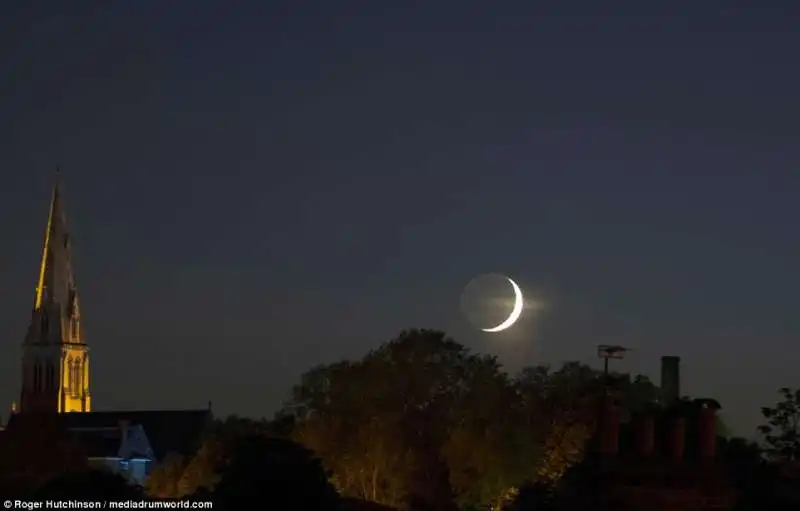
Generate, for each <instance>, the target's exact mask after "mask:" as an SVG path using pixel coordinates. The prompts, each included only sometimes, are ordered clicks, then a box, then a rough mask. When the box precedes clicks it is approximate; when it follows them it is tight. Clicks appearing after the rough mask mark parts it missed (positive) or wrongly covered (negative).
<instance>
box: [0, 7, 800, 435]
mask: <svg viewBox="0 0 800 511" xmlns="http://www.w3.org/2000/svg"><path fill="white" fill-rule="evenodd" d="M548 3H549V4H551V5H553V6H556V5H557V6H558V7H549V8H548V7H547V4H548ZM748 3H750V4H753V5H755V6H751V7H747V4H748ZM793 3H795V2H790V1H787V2H778V1H769V0H763V1H759V2H745V1H743V0H742V1H738V2H737V1H731V2H722V1H711V0H709V1H704V2H697V1H692V2H640V1H636V2H634V1H631V2H619V1H617V2H614V1H609V2H595V1H589V0H586V1H583V2H568V1H559V2H528V1H518V2H517V1H515V2H511V1H509V2H479V1H476V0H461V1H458V2H455V1H441V2H411V1H405V2H393V1H391V2H390V1H385V2H375V1H361V2H355V1H353V2H348V1H338V2H329V1H321V0H320V1H317V2H277V1H275V2H225V3H224V5H223V3H221V2H200V1H192V2H189V1H184V2H178V1H175V2H129V1H117V2H113V1H112V2H100V1H96V2H5V3H3V4H2V6H0V66H2V70H3V74H4V77H5V78H4V79H3V80H2V81H0V168H2V169H3V176H4V179H3V183H2V187H0V218H1V219H2V220H0V239H2V240H4V250H2V251H0V266H2V268H3V271H2V272H0V289H2V290H3V294H2V295H0V296H2V298H0V299H1V300H2V302H0V334H2V335H1V337H2V339H4V341H3V347H2V348H1V349H0V401H1V402H2V403H10V402H11V400H12V399H14V398H15V397H16V396H17V391H18V380H19V354H20V343H21V342H22V338H23V336H24V333H25V328H26V323H27V321H28V319H29V313H30V307H31V304H32V300H33V290H34V285H35V279H36V270H37V263H38V261H37V259H38V257H39V252H40V250H41V243H42V239H41V238H42V234H43V229H44V222H45V216H46V209H47V200H48V196H49V192H50V186H51V180H52V173H53V170H54V168H55V166H56V165H61V167H62V170H63V173H64V178H65V185H64V193H65V197H66V201H67V208H68V213H69V215H70V222H71V227H72V230H73V233H74V236H73V240H74V247H75V252H76V258H77V272H78V279H79V281H78V282H79V286H80V291H81V294H82V300H83V306H82V309H83V313H84V324H85V326H86V330H87V338H88V341H89V343H90V345H91V347H92V352H93V366H92V370H93V374H92V378H93V390H94V400H95V401H94V404H95V407H96V408H97V409H101V408H106V409H109V408H116V409H119V408H126V407H132V408H162V407H196V406H201V407H202V406H205V405H206V403H207V401H208V400H212V401H213V402H214V408H215V411H219V412H220V413H228V412H238V413H242V414H250V415H263V414H271V413H272V412H273V411H274V410H275V408H276V407H277V406H278V405H279V404H280V402H281V401H282V399H283V397H284V396H285V395H286V393H287V392H288V391H289V388H290V386H291V385H292V384H293V383H294V382H295V381H296V380H297V378H298V376H299V375H300V374H301V372H302V371H304V370H305V369H307V368H308V367H309V366H311V365H313V364H316V363H320V362H329V361H333V360H335V359H338V358H340V357H345V356H347V357H356V356H360V355H361V354H363V353H365V352H366V351H367V350H368V349H370V348H373V347H376V346H377V345H379V344H380V343H381V342H383V341H386V340H388V339H389V338H391V337H392V336H393V335H394V334H396V333H397V332H398V331H399V330H400V329H401V328H403V327H410V326H421V327H437V328H443V329H446V330H447V331H448V332H450V333H451V334H453V335H454V336H456V338H457V339H458V340H460V341H461V342H463V343H465V344H467V345H468V346H470V347H472V348H474V349H476V350H481V351H488V352H495V353H497V354H498V355H500V356H501V358H502V360H504V361H505V362H508V363H509V367H511V368H512V369H516V368H517V367H519V365H520V364H522V363H544V362H552V363H560V362H561V361H563V360H569V359H581V360H585V361H589V362H592V363H597V361H596V360H595V359H594V356H595V348H594V346H595V345H596V344H598V343H602V342H614V343H620V344H625V345H628V346H630V347H633V348H635V350H636V351H634V352H633V353H631V354H630V356H629V359H628V360H626V361H625V362H624V363H622V364H620V365H619V367H620V368H622V369H626V370H632V371H641V372H645V373H647V374H649V375H651V376H652V377H654V378H656V379H657V377H658V363H659V357H660V356H661V355H664V354H670V355H680V356H682V357H683V360H684V365H683V367H684V375H685V378H684V383H685V391H686V392H687V393H690V394H693V395H708V394H710V395H713V396H716V397H717V398H718V399H719V400H720V401H721V402H722V404H723V406H724V412H725V414H726V415H727V417H728V419H729V421H730V422H732V423H733V425H734V426H735V427H736V428H737V429H738V430H739V432H740V433H742V434H750V433H751V432H752V430H753V428H754V426H755V425H756V424H757V423H758V418H759V417H758V407H759V406H761V405H768V404H772V402H773V401H774V397H775V396H776V394H775V392H774V391H775V390H776V389H777V388H778V387H781V386H795V385H798V384H800V382H798V380H797V378H798V376H797V375H798V370H797V368H798V367H799V366H800V349H798V348H797V345H796V344H797V339H798V334H800V315H798V313H797V310H796V307H797V303H798V302H797V292H798V288H800V267H798V256H799V255H800V244H798V241H797V221H798V215H800V205H798V201H797V192H798V186H799V185H800V175H798V162H800V142H798V140H799V138H798V137H799V136H800V124H798V122H800V121H798V119H800V100H798V95H797V91H798V90H800V75H799V74H798V71H797V66H796V59H797V49H798V48H800V32H798V31H797V30H796V20H797V16H798V14H800V6H797V7H793ZM659 4H662V5H664V7H663V8H659ZM687 6H693V7H691V8H690V7H687ZM484 272H501V273H506V274H509V275H512V276H514V277H515V278H517V280H518V281H519V282H520V284H521V285H522V286H523V287H524V289H525V290H526V291H528V292H529V293H531V294H538V295H539V296H540V297H541V298H542V299H543V300H544V301H545V304H546V310H544V311H541V312H540V313H539V314H538V316H537V317H531V316H530V315H529V316H528V318H527V321H526V322H524V323H523V324H521V325H520V326H519V330H517V331H513V332H509V333H508V334H507V335H504V336H498V337H492V338H488V337H483V336H481V335H479V334H478V333H476V332H474V331H473V330H472V329H471V328H470V327H469V326H468V325H467V324H466V322H465V321H464V320H463V318H462V317H461V316H460V314H459V311H458V301H459V294H460V291H461V288H462V287H463V286H464V285H465V284H466V283H467V282H468V281H469V279H470V278H471V277H473V276H475V275H477V274H480V273H484ZM3 407H5V405H3Z"/></svg>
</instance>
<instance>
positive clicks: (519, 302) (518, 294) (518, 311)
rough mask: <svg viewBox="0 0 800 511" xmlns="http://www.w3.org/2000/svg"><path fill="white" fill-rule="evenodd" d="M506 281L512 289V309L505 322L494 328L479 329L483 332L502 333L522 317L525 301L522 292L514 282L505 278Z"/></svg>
mask: <svg viewBox="0 0 800 511" xmlns="http://www.w3.org/2000/svg"><path fill="white" fill-rule="evenodd" d="M506 279H508V281H509V282H510V283H511V287H513V288H514V308H513V309H512V310H511V314H509V316H508V317H507V318H506V320H505V321H503V322H502V323H500V324H499V325H497V326H496V327H494V328H481V330H483V331H484V332H488V333H495V332H502V331H503V330H505V329H507V328H510V327H511V326H512V325H513V324H514V323H516V322H517V320H518V319H519V317H520V316H521V315H522V309H523V307H524V305H525V300H524V298H523V297H522V290H521V289H520V288H519V286H518V285H517V283H516V282H514V281H513V280H511V279H510V278H509V277H506Z"/></svg>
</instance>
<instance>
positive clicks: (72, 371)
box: [69, 360, 77, 394]
mask: <svg viewBox="0 0 800 511" xmlns="http://www.w3.org/2000/svg"><path fill="white" fill-rule="evenodd" d="M76 364H77V361H76V360H72V361H71V362H70V363H69V390H70V393H71V394H75V386H76V382H75V365H76Z"/></svg>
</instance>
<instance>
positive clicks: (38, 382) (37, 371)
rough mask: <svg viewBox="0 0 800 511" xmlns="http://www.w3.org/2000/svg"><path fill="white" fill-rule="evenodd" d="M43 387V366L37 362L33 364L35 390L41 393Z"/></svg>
mask: <svg viewBox="0 0 800 511" xmlns="http://www.w3.org/2000/svg"><path fill="white" fill-rule="evenodd" d="M41 386H42V366H41V364H40V363H39V362H38V361H37V362H34V364H33V390H35V391H39V390H41Z"/></svg>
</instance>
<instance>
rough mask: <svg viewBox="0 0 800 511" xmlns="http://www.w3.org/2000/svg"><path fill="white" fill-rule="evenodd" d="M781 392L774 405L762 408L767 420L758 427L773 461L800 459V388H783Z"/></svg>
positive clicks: (766, 451) (767, 452) (768, 454)
mask: <svg viewBox="0 0 800 511" xmlns="http://www.w3.org/2000/svg"><path fill="white" fill-rule="evenodd" d="M779 393H780V396H781V400H780V401H779V402H778V403H777V404H776V405H775V406H774V407H772V408H770V407H763V408H762V409H761V414H762V415H763V416H764V418H765V419H766V420H767V423H766V424H764V425H762V426H759V428H758V430H759V432H760V433H761V434H762V435H763V436H764V440H765V441H766V443H767V448H766V450H765V453H766V454H767V456H768V457H770V458H771V459H772V460H773V461H779V462H786V461H796V460H800V390H792V389H789V388H782V389H780V391H779Z"/></svg>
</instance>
